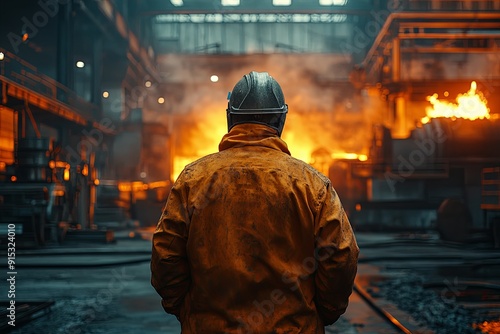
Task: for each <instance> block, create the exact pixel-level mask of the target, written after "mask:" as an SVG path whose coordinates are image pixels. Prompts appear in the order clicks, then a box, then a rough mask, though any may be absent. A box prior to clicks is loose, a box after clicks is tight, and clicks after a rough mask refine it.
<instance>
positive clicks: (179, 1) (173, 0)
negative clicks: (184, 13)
mask: <svg viewBox="0 0 500 334" xmlns="http://www.w3.org/2000/svg"><path fill="white" fill-rule="evenodd" d="M170 3H171V4H172V5H174V6H175V7H180V6H183V5H184V1H182V0H170Z"/></svg>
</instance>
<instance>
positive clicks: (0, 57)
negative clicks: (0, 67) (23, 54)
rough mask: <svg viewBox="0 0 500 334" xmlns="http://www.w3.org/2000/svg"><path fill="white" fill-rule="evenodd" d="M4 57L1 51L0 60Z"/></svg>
mask: <svg viewBox="0 0 500 334" xmlns="http://www.w3.org/2000/svg"><path fill="white" fill-rule="evenodd" d="M4 58H5V54H4V53H3V52H0V60H3V59H4Z"/></svg>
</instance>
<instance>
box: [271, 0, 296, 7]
mask: <svg viewBox="0 0 500 334" xmlns="http://www.w3.org/2000/svg"><path fill="white" fill-rule="evenodd" d="M291 4H292V0H273V5H274V6H290V5H291Z"/></svg>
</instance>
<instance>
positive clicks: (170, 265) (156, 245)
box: [151, 183, 190, 318]
mask: <svg viewBox="0 0 500 334" xmlns="http://www.w3.org/2000/svg"><path fill="white" fill-rule="evenodd" d="M179 184H180V183H176V184H175V185H174V187H173V188H172V190H171V192H170V195H169V197H168V200H167V203H166V205H165V208H164V209H163V213H162V215H161V217H160V220H159V222H158V225H157V227H156V231H155V232H154V234H153V251H152V256H151V285H152V286H153V287H154V288H155V289H156V292H158V294H159V295H160V296H161V298H162V306H163V308H164V309H165V311H166V312H167V313H170V314H173V315H175V316H176V317H177V318H179V316H180V309H181V306H182V304H183V302H184V297H185V296H186V293H187V292H188V289H189V284H190V270H189V264H188V262H187V255H186V242H187V235H188V232H187V223H188V221H189V216H188V214H187V210H186V207H185V201H183V197H184V195H185V194H184V193H183V191H182V187H181V186H179Z"/></svg>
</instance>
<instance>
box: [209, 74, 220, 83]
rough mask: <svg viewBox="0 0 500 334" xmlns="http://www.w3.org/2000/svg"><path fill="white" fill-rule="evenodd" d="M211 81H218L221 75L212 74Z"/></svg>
mask: <svg viewBox="0 0 500 334" xmlns="http://www.w3.org/2000/svg"><path fill="white" fill-rule="evenodd" d="M210 81H212V82H217V81H219V77H218V76H216V75H215V74H214V75H212V76H211V77H210Z"/></svg>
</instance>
